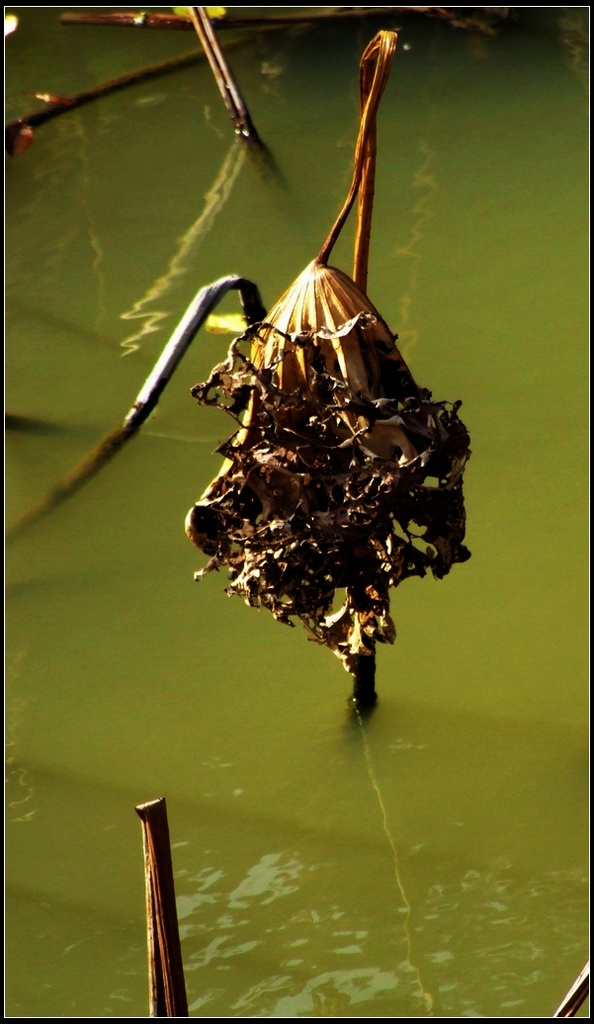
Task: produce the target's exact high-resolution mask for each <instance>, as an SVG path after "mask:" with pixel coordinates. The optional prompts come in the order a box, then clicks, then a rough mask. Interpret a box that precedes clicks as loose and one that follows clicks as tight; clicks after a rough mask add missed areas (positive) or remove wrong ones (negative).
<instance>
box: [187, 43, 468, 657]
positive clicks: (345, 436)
mask: <svg viewBox="0 0 594 1024" xmlns="http://www.w3.org/2000/svg"><path fill="white" fill-rule="evenodd" d="M387 37H390V38H388V39H387ZM394 46H395V37H394V34H393V33H379V35H378V36H377V37H376V39H375V40H374V41H372V44H370V47H368V50H367V51H366V54H364V58H363V61H362V69H363V66H365V68H366V69H367V71H366V74H367V75H368V68H369V57H370V55H371V57H372V58H377V61H376V75H375V77H374V78H373V81H372V82H371V84H369V81H368V79H366V78H365V76H364V75H363V73H362V105H363V115H362V127H361V132H360V137H359V141H358V147H357V154H356V167H355V177H354V179H353V185H352V186H351V192H350V194H349V197H348V198H347V202H346V203H345V206H344V207H343V211H342V212H341V215H340V217H339V220H338V221H337V224H338V225H339V227H338V230H340V227H341V226H342V223H344V218H345V216H346V214H345V210H346V213H348V210H349V209H350V205H351V204H352V200H353V198H354V195H356V194H357V191H358V189H359V186H360V184H361V180H362V165H363V163H364V161H363V156H364V155H365V152H366V151H367V150H366V145H368V144H369V139H370V135H371V133H372V131H374V130H375V123H374V118H373V116H372V114H374V113H375V109H376V107H377V103H378V102H379V96H380V95H381V90H382V88H383V83H382V82H380V83H379V84H378V82H377V81H376V79H377V76H378V74H380V71H381V72H382V73H383V74H384V76H385V75H386V74H387V72H386V70H385V64H384V65H382V56H383V55H385V54H386V52H388V50H389V51H390V52H388V57H389V61H390V62H391V56H392V55H393V48H394ZM366 60H367V63H365V65H364V62H365V61H366ZM388 66H389V65H388ZM378 69H380V70H378ZM370 104H371V108H370ZM373 104H375V106H373ZM341 218H342V220H341ZM333 232H334V233H331V236H329V237H330V238H331V239H332V244H333V242H334V240H335V238H336V237H337V233H338V232H337V230H336V225H335V228H334V229H333ZM330 248H331V245H329V244H328V243H326V244H325V246H324V247H323V249H322V252H321V254H320V256H318V258H317V259H316V260H314V261H313V262H312V263H310V264H309V266H307V267H306V268H305V270H304V271H303V272H302V274H300V276H299V277H298V278H297V280H296V281H295V282H294V283H293V284H292V285H291V287H290V288H289V289H288V290H287V291H286V292H285V294H284V295H283V296H282V297H281V298H280V299H279V301H278V302H277V303H276V305H275V306H274V307H273V308H272V309H271V310H270V312H269V313H268V315H267V317H266V319H265V321H263V322H262V323H259V324H255V325H253V326H252V327H249V328H248V329H247V330H246V331H245V333H244V334H242V335H241V336H240V337H238V338H236V339H235V340H234V341H233V342H232V344H231V346H230V348H229V351H228V355H227V358H226V360H225V361H224V362H222V363H220V364H219V365H218V366H216V367H215V368H214V369H213V371H212V372H211V374H210V376H209V378H208V380H207V381H205V382H204V383H202V384H197V385H196V386H195V387H194V388H192V395H193V396H194V397H195V398H196V399H197V401H198V402H199V403H200V404H203V405H214V406H218V407H220V408H222V409H224V410H226V412H227V413H228V414H229V415H230V416H232V417H233V418H234V420H235V421H236V429H235V432H234V433H233V434H232V436H231V437H230V438H229V439H228V440H227V441H226V442H225V443H224V444H222V445H221V446H220V447H219V449H218V451H219V452H220V454H222V455H223V456H224V462H223V465H222V467H221V470H220V472H219V473H218V475H217V476H216V477H215V478H214V480H213V481H212V482H211V483H210V485H209V486H208V487H207V489H206V491H205V492H204V494H203V495H202V497H201V498H200V500H199V501H198V502H197V503H196V504H195V505H194V506H193V507H192V508H191V509H190V511H189V513H188V515H187V518H186V531H187V533H188V536H189V537H190V538H191V540H192V541H193V542H194V544H196V545H197V547H198V548H200V549H201V550H202V551H203V552H204V553H205V554H206V555H208V556H210V558H209V561H208V563H207V564H206V565H205V567H204V568H203V569H202V570H201V571H200V572H198V573H197V574H196V577H197V578H201V577H202V576H204V575H205V574H206V573H209V572H211V571H212V570H214V569H225V570H226V571H227V573H228V580H229V583H228V586H227V587H226V590H227V593H229V594H238V595H240V596H242V597H243V598H244V599H245V600H246V601H247V603H248V604H250V605H253V606H255V607H263V608H267V609H268V610H269V611H270V612H271V613H272V614H273V615H274V617H275V618H276V619H278V620H279V621H280V622H284V623H286V624H288V625H294V624H295V621H296V620H299V621H301V622H302V623H303V625H304V626H305V627H306V629H307V630H308V632H309V634H310V637H311V638H312V639H314V640H316V641H318V642H320V643H322V644H325V645H326V646H328V647H329V648H330V649H331V650H332V651H334V652H335V653H336V654H337V655H338V656H339V657H340V659H341V660H342V662H343V664H344V666H345V668H346V669H347V670H348V671H350V672H354V666H355V663H356V659H357V658H359V656H361V655H365V654H373V652H374V650H375V644H376V642H383V643H392V642H393V641H394V638H395V628H394V624H393V622H392V619H391V617H390V592H391V590H392V588H394V587H396V586H398V585H399V584H400V583H401V582H402V581H403V580H405V579H407V578H408V577H410V576H425V575H426V573H427V572H430V573H432V575H433V576H434V577H436V578H437V579H441V578H442V577H444V576H445V575H446V574H447V573H448V572H449V571H450V569H451V567H452V565H454V564H455V563H456V562H463V561H465V560H466V559H467V558H468V557H469V552H468V550H467V548H466V547H465V545H464V543H463V541H464V536H465V510H464V500H463V490H462V477H463V472H464V468H465V465H466V462H467V460H468V458H469V455H470V449H469V443H470V442H469V436H468V432H467V430H466V428H465V426H464V424H463V423H462V421H461V420H460V418H459V416H458V410H459V406H460V403H459V402H454V403H453V404H451V403H448V402H445V401H434V400H433V398H432V396H431V393H430V392H429V391H427V390H426V389H424V388H421V387H419V386H417V384H416V383H415V381H414V379H413V376H412V374H411V372H410V370H409V368H408V366H407V365H406V363H405V362H404V359H403V358H402V355H401V354H400V352H399V350H398V347H397V345H396V340H397V335H395V334H393V333H392V332H391V330H390V328H389V327H388V325H387V324H386V322H385V321H384V320H383V318H382V317H381V315H380V314H379V312H378V311H377V309H376V308H375V307H374V306H373V304H372V303H371V302H370V300H369V298H368V297H367V295H366V294H365V293H364V290H363V288H362V287H359V285H358V284H357V283H355V281H354V280H352V279H351V278H349V277H348V276H347V275H346V274H345V273H344V272H343V271H341V270H338V269H336V268H334V267H331V266H328V264H327V257H328V253H329V251H330ZM356 276H358V277H359V280H364V279H365V277H366V275H363V274H361V273H359V274H358V275H356Z"/></svg>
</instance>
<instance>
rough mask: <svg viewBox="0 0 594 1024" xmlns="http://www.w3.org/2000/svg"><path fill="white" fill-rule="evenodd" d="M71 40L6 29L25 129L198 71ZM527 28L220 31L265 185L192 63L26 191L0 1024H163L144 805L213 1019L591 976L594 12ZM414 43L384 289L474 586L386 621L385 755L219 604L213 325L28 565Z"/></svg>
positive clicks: (401, 67)
mask: <svg viewBox="0 0 594 1024" xmlns="http://www.w3.org/2000/svg"><path fill="white" fill-rule="evenodd" d="M64 10H66V9H65V8H43V9H42V8H35V7H22V8H14V13H15V14H17V16H18V17H19V19H20V25H19V28H18V30H17V32H16V33H14V34H13V35H11V36H9V37H8V39H7V41H6V111H5V119H6V121H10V120H13V119H14V118H17V117H22V116H24V115H25V114H28V113H30V112H31V111H32V110H35V109H38V108H39V109H41V107H42V103H41V102H40V101H39V100H36V99H34V98H32V97H31V96H27V94H28V93H34V92H50V93H54V94H58V95H73V94H75V93H76V92H79V91H81V90H82V89H85V88H88V87H90V86H91V85H94V84H96V83H98V82H101V81H104V80H106V79H109V78H111V77H113V76H116V75H121V74H124V73H126V72H128V71H131V70H134V69H137V68H141V67H143V66H145V65H149V64H152V63H156V62H158V61H162V60H167V59H169V58H172V57H174V56H177V55H180V54H182V53H185V52H187V51H189V50H192V49H196V48H197V46H196V41H195V39H194V36H193V35H192V34H191V33H183V32H165V31H149V30H140V29H138V30H133V29H125V28H105V27H77V26H66V25H61V24H60V23H59V20H58V19H59V16H60V14H61V13H62V12H63V11H64ZM155 10H167V9H166V8H161V9H159V8H155ZM261 10H262V9H259V8H251V9H250V8H237V9H236V8H230V9H229V11H230V12H235V13H245V14H247V13H257V12H258V11H261ZM267 10H268V11H270V8H268V9H267ZM282 10H287V9H284V8H283V9H282ZM517 14H518V17H517V20H513V21H512V20H510V21H506V22H505V23H503V24H502V26H501V28H500V31H499V32H498V33H497V34H496V35H495V36H493V37H487V36H485V35H483V34H480V33H477V32H466V31H463V30H460V29H454V28H452V27H451V26H450V25H449V24H447V23H446V22H444V21H442V20H439V19H433V18H428V17H421V16H412V15H409V16H406V17H404V18H398V17H396V16H395V15H383V16H377V17H376V16H374V17H371V16H368V17H366V18H364V19H361V20H354V21H353V20H349V21H345V22H342V23H340V24H338V23H336V22H334V23H332V24H330V23H326V24H324V25H319V26H317V27H310V28H307V29H300V30H296V29H293V30H291V31H288V30H283V31H274V32H263V31H253V30H250V31H249V32H243V33H235V34H234V33H233V32H231V31H230V30H229V31H228V32H227V34H226V35H225V36H223V34H222V33H221V39H223V38H224V39H225V40H226V41H227V43H228V46H229V49H228V56H229V60H230V62H231V64H232V67H233V70H234V73H235V75H236V77H237V80H238V82H239V85H240V88H241V91H242V93H243V95H244V97H245V99H246V101H247V102H248V105H249V107H250V111H251V114H252V117H253V120H254V122H255V124H256V126H257V128H258V131H259V133H260V135H261V136H262V138H263V139H264V141H265V142H266V144H267V145H268V147H269V149H270V150H271V152H272V153H273V155H274V159H275V161H276V165H277V167H278V169H279V172H280V174H279V176H278V177H275V176H274V175H273V176H272V177H271V176H270V175H266V174H263V173H262V170H261V169H260V168H259V167H258V166H257V165H256V163H254V161H252V160H251V159H250V157H249V155H248V154H247V153H246V151H245V150H244V148H243V147H242V145H241V143H240V142H239V141H238V140H236V139H235V138H234V137H233V132H232V128H231V123H230V120H229V117H228V115H227V112H226V110H225V108H224V106H223V104H222V102H221V99H220V96H219V94H218V91H217V89H216V87H215V84H214V81H213V78H212V74H211V72H210V70H209V68H208V66H207V64H206V63H205V62H201V63H197V64H196V65H194V66H192V67H187V68H185V69H183V70H180V71H178V72H176V73H175V74H172V75H169V76H167V77H161V78H157V79H154V80H151V81H146V82H144V83H142V84H139V85H136V86H135V87H133V88H130V89H127V90H123V91H121V92H118V93H115V94H113V95H110V96H105V97H104V98H102V99H100V100H97V101H96V102H94V103H91V104H89V105H87V106H85V107H81V108H80V109H77V110H72V111H69V112H68V113H65V114H64V115H63V116H60V117H58V118H56V119H54V120H53V121H50V122H48V123H47V124H45V125H42V126H40V127H38V128H37V129H36V130H35V135H34V142H33V145H32V147H31V148H30V149H29V150H28V151H27V152H25V153H22V154H21V155H20V156H16V157H11V158H6V165H5V192H6V202H5V215H6V229H5V237H6V243H5V246H6V269H5V287H6V343H5V374H6V384H5V397H6V407H7V411H8V412H9V413H10V414H11V415H12V416H20V417H29V418H31V419H32V420H34V421H35V422H34V423H30V422H29V423H28V429H22V428H21V429H14V428H13V427H11V428H10V429H8V430H7V433H6V443H5V457H6V525H7V529H8V531H9V536H8V538H7V545H6V616H5V647H6V655H7V660H6V684H5V703H6V739H7V754H8V769H7V785H6V798H5V808H6V841H5V877H6V882H5V896H6V917H5V922H6V923H5V945H6V953H5V970H6V977H5V1012H6V1015H7V1016H8V1017H70V1016H71V1017H116V1018H123V1017H143V1016H148V980H147V955H146V923H145V905H144V868H143V854H142V836H141V828H140V822H139V820H138V817H137V816H136V814H135V811H134V808H135V806H136V805H138V804H140V803H143V802H146V801H149V800H153V799H156V798H157V797H160V796H165V797H166V799H167V808H168V816H169V828H170V833H171V844H172V857H173V864H174V873H175V885H176V895H177V911H178V918H179V925H180V932H181V939H182V954H183V960H184V969H185V978H186V987H187V992H188V1002H189V1007H190V1016H195V1017H201V1016H204V1017H242V1016H246V1017H327V1016H329V1017H399V1016H400V1017H415V1016H417V1017H431V1016H433V1017H496V1018H497V1017H508V1016H509V1017H547V1016H551V1015H552V1014H553V1012H554V1010H555V1009H556V1007H557V1006H558V1004H559V1002H560V1001H561V999H562V997H563V995H564V994H565V992H566V991H567V990H568V989H569V987H570V986H571V984H572V982H573V980H574V979H575V978H576V976H577V975H578V973H579V972H580V970H581V968H582V967H583V965H584V964H585V962H586V960H587V959H588V934H589V931H588V908H589V893H588V852H589V851H588V795H589V794H588V778H589V774H588V769H589V746H588V738H589V737H588V667H589V662H588V539H589V534H588V425H589V421H588V397H589V396H588V377H589V353H588V347H589V346H588V342H589V333H588V303H589V284H588V241H589V219H588V199H589V196H588V169H589V168H588V142H589V138H588V79H587V59H588V42H589V8H587V7H574V8H560V7H557V8H554V7H549V8H538V7H521V8H517ZM394 27H396V28H398V29H399V43H398V52H397V55H396V58H395V62H394V66H393V69H392V74H391V77H390V80H389V82H388V85H387V88H386V92H385V94H384V98H383V100H382V104H381V106H380V111H379V124H378V131H379V141H378V178H377V189H376V202H375V209H374V226H373V234H372V246H371V259H370V275H369V286H368V292H369V295H370V298H371V300H372V301H373V303H374V304H375V305H376V306H377V307H378V308H379V310H380V311H381V312H382V315H383V316H384V317H385V319H386V320H387V322H388V323H389V324H390V326H391V328H392V329H393V330H394V331H397V332H398V334H399V337H400V344H401V347H402V351H403V353H404V355H405V358H406V359H407V361H408V363H409V365H410V367H411V370H412V372H413V374H414V376H415V378H416V380H417V381H418V382H419V383H420V384H421V385H423V386H424V387H427V388H430V389H431V391H432V393H433V395H434V397H435V398H436V399H448V400H450V401H454V400H456V399H461V400H462V401H463V406H462V408H461V416H462V418H463V420H464V422H465V423H466V425H467V426H468V429H469V431H470V434H471V438H472V445H471V446H472V458H471V460H470V462H469V464H468V468H467V471H466V474H465V496H466V507H467V516H468V528H467V543H468V546H469V548H470V550H471V551H472V558H471V559H470V561H468V562H467V563H465V564H463V565H456V566H454V568H453V570H452V572H451V575H450V576H448V577H447V578H446V579H444V580H443V581H439V582H438V581H435V580H434V579H433V578H431V577H427V578H426V579H424V580H418V579H415V580H410V581H408V582H406V583H405V584H403V585H402V587H400V588H398V590H397V591H396V592H395V593H394V599H393V615H394V618H395V621H396V625H397V629H398V637H397V640H396V642H395V644H394V646H390V647H382V648H381V649H380V650H379V652H378V670H377V681H378V691H379V703H378V705H377V707H376V709H375V710H374V712H373V713H372V714H371V715H370V716H368V717H366V718H365V719H359V718H358V717H357V715H356V714H354V713H353V712H352V711H351V710H350V709H349V707H348V704H347V700H348V697H349V694H350V691H351V681H350V677H349V676H348V674H347V673H346V672H345V671H344V669H343V668H342V666H341V664H340V662H339V661H338V659H337V658H336V657H334V655H332V654H331V653H330V652H329V651H327V650H326V649H325V648H323V647H320V646H317V645H316V644H313V643H311V642H309V641H308V639H307V636H306V633H305V631H304V630H303V629H302V628H301V627H300V626H298V628H296V629H293V630H291V629H288V628H286V627H284V626H282V625H280V624H279V623H277V622H275V621H274V620H273V619H272V617H271V616H270V615H269V613H268V612H266V611H264V610H262V611H257V610H255V609H253V608H249V607H248V606H247V605H245V604H244V603H243V602H242V601H241V600H240V599H238V598H229V597H227V595H226V594H225V592H224V586H225V582H226V580H225V577H224V574H212V575H209V576H207V577H206V578H205V579H204V580H202V581H201V582H200V583H199V584H197V583H196V582H194V579H193V574H194V572H195V571H196V570H198V569H199V568H201V567H202V566H203V565H204V563H205V561H206V558H205V557H204V556H202V555H201V554H200V552H198V551H197V550H196V549H195V548H193V547H192V545H191V544H190V543H189V542H188V540H187V538H186V537H185V535H184V531H183V521H184V518H185V514H186V511H187V510H188V508H189V507H190V506H191V505H192V503H193V502H194V501H195V500H196V499H197V497H198V496H199V495H200V494H201V492H202V490H203V489H204V487H205V486H206V485H207V483H208V482H209V480H210V479H211V478H212V477H213V476H214V474H215V473H216V471H217V470H218V468H219V465H220V456H219V455H217V454H215V452H214V450H215V448H216V447H217V445H218V444H219V443H220V442H222V441H223V440H225V439H226V438H227V437H228V436H229V434H230V433H231V431H232V429H233V425H232V422H231V420H229V419H228V418H227V417H225V415H224V414H223V413H222V412H218V411H217V410H211V409H208V410H207V409H204V408H201V407H199V406H198V405H197V404H196V402H195V401H194V400H193V399H192V397H191V396H190V393H189V392H190V388H191V387H192V385H193V384H195V383H196V382H197V381H201V380H204V379H205V378H206V377H207V376H208V373H209V371H210V369H211V367H212V366H213V365H214V364H215V363H216V362H219V361H220V360H221V359H222V358H223V356H224V354H225V352H226V349H227V346H228V343H229V340H230V338H229V337H228V336H227V337H226V336H223V335H215V334H211V333H209V332H207V331H206V330H204V329H203V330H201V331H200V332H199V334H198V336H197V337H196V339H195V341H194V342H193V344H192V346H191V348H190V350H189V352H188V353H187V355H186V356H185V357H184V360H183V361H182V363H181V365H180V367H179V368H178V370H177V371H176V373H175V375H174V377H173V378H172V380H171V382H170V384H169V386H168V387H167V389H166V391H165V393H164V395H163V397H162V399H161V401H160V403H159V407H158V409H157V411H156V412H155V414H154V415H153V416H152V417H151V419H150V420H149V421H148V423H147V424H146V425H145V426H144V427H143V429H142V430H141V432H140V434H139V435H138V436H137V437H136V438H135V439H133V440H132V441H131V442H130V443H129V445H128V446H126V447H125V448H124V449H123V450H122V451H121V452H120V453H119V454H118V455H117V456H116V457H115V458H114V459H113V460H112V461H111V462H110V463H109V464H108V465H107V466H105V467H104V468H103V469H102V470H101V472H100V473H98V474H97V475H96V476H95V477H94V478H93V479H92V480H90V481H89V482H88V483H87V484H86V485H85V486H84V487H83V488H82V489H81V490H80V491H79V492H78V493H77V494H76V495H74V496H73V497H71V498H70V499H69V500H68V501H67V502H65V503H64V504H63V505H62V506H61V507H60V508H58V509H56V510H55V511H54V512H52V513H51V514H49V515H47V516H46V517H45V518H44V519H42V520H41V521H39V522H38V523H36V524H34V525H31V526H30V527H29V528H28V529H25V530H23V531H22V532H21V533H20V534H17V535H14V536H12V535H11V534H10V530H11V527H12V525H13V524H14V523H16V521H17V520H18V519H19V517H20V516H21V515H22V514H24V513H25V512H26V511H27V509H29V508H30V506H31V505H32V504H34V503H35V502H37V501H39V500H40V499H41V498H43V496H44V495H45V494H46V493H47V492H48V491H49V490H50V489H51V488H52V487H53V486H54V485H55V484H56V483H57V482H58V481H59V480H60V479H61V478H62V477H63V476H64V475H65V474H66V473H68V472H69V471H70V470H71V469H72V468H73V467H74V466H75V465H76V464H77V463H78V461H79V460H80V459H81V458H82V457H83V456H84V455H85V454H86V452H88V451H89V450H90V449H91V448H93V446H94V445H95V444H96V442H98V441H99V439H100V438H101V437H102V436H103V435H104V434H105V433H106V432H107V431H108V430H109V429H111V428H112V427H115V426H117V425H118V424H119V423H120V422H121V420H122V418H123V416H124V415H125V413H126V412H127V411H128V409H129V408H130V406H131V404H132V402H133V401H134V399H135V397H136V395H137V393H138V391H139V390H140V387H141V386H142V384H143V382H144V380H145V378H146V377H147V375H148V373H149V372H150V370H151V368H152V366H153V365H154V363H155V361H156V359H157V357H158V355H159V354H160V352H161V350H162V349H163V347H164V345H165V343H166V341H167V340H168V338H169V336H170V334H171V333H172V331H173V330H174V328H175V326H176V324H177V323H178V321H179V319H180V318H181V316H182V314H183V312H184V311H185V309H186V307H187V305H188V303H189V302H190V300H191V299H192V297H193V296H194V294H195V293H196V292H197V290H198V288H199V287H201V286H202V285H204V284H207V283H209V282H211V281H214V280H216V279H217V278H219V277H220V276H222V275H225V274H232V273H235V274H241V275H244V276H246V277H248V278H250V279H251V280H253V281H255V282H256V283H257V284H258V286H259V288H260V291H261V293H262V297H263V300H264V303H265V304H266V305H267V306H271V305H272V303H273V302H274V301H276V299H277V298H278V297H279V295H280V294H281V293H282V292H283V291H284V289H285V288H286V287H287V286H288V285H289V284H290V283H291V282H292V281H293V279H294V278H295V277H296V276H297V274H298V273H299V272H300V271H301V269H302V268H303V267H304V266H305V265H306V264H307V263H308V262H309V261H310V260H312V259H313V258H314V257H315V256H316V254H317V252H318V249H319V247H320V245H321V243H322V241H323V240H324V238H325V237H326V234H327V231H328V230H329V228H330V226H331V224H332V222H333V220H334V217H335V215H336V213H337V212H338V209H339V208H340V206H341V204H342V201H343V198H344V196H345V194H346V191H347V188H348V185H349V182H350V177H351V171H352V156H353V147H354V142H355V138H356V132H357V125H358V63H359V58H360V56H361V53H362V52H363V50H364V48H365V46H366V45H367V43H368V42H369V41H370V39H371V38H372V37H373V35H374V34H375V32H376V31H377V30H378V29H379V28H394ZM351 258H352V225H350V226H348V227H347V230H345V232H344V234H343V237H342V238H341V241H340V243H339V245H338V246H337V249H336V250H335V253H334V254H333V259H332V262H333V263H335V264H337V265H339V266H341V267H342V268H343V269H345V270H346V271H347V272H348V273H350V272H351ZM219 311H225V312H238V311H239V305H238V300H237V296H236V295H234V294H232V295H230V296H228V297H227V298H226V299H225V301H224V302H223V304H222V305H221V307H220V309H219ZM588 1006H589V1004H588V1003H586V1004H585V1006H584V1007H582V1009H581V1010H580V1015H582V1016H587V1015H588Z"/></svg>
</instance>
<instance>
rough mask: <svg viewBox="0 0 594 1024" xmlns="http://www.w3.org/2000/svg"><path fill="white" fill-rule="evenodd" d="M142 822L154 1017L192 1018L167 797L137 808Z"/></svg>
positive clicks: (149, 968) (151, 997)
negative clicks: (176, 894)
mask: <svg viewBox="0 0 594 1024" xmlns="http://www.w3.org/2000/svg"><path fill="white" fill-rule="evenodd" d="M135 810H136V813H137V814H138V817H139V818H140V820H141V822H142V845H143V850H144V874H145V891H146V918H147V949H148V970H149V1009H150V1016H151V1017H188V1016H189V1013H188V999H187V995H186V986H185V981H184V968H183V962H182V954H181V942H180V938H179V926H178V921H177V911H176V906H175V885H174V881H173V864H172V860H171V846H170V842H169V826H168V823H167V807H166V803H165V798H164V797H160V798H159V799H158V800H152V801H150V803H146V804H139V806H138V807H136V808H135Z"/></svg>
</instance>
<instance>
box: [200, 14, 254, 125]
mask: <svg viewBox="0 0 594 1024" xmlns="http://www.w3.org/2000/svg"><path fill="white" fill-rule="evenodd" d="M188 10H189V12H190V17H191V19H192V24H193V25H194V28H195V30H196V35H197V36H198V38H199V40H200V42H201V43H202V46H203V48H204V52H205V54H206V58H207V60H208V63H209V64H210V67H211V70H212V73H213V75H214V77H215V81H216V83H217V86H218V88H219V92H220V94H221V96H222V97H223V102H224V104H225V106H226V107H227V110H228V111H229V113H230V115H231V120H232V121H233V124H234V125H235V131H236V133H237V134H238V135H239V136H241V138H242V139H246V140H247V141H248V142H255V143H258V144H259V145H261V142H260V138H259V136H258V133H257V131H256V129H255V128H254V124H253V122H252V119H251V117H250V114H249V111H248V109H247V107H246V105H245V103H244V101H243V97H242V95H241V93H240V91H239V89H238V87H237V84H236V82H235V79H234V78H233V74H232V71H231V68H230V67H229V65H228V63H227V61H226V59H225V56H224V54H223V51H222V50H221V47H220V46H219V43H218V40H217V37H216V35H215V32H214V29H213V27H212V23H211V20H210V18H209V16H208V14H207V11H206V7H189V8H188Z"/></svg>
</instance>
